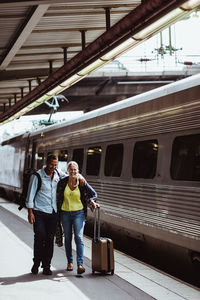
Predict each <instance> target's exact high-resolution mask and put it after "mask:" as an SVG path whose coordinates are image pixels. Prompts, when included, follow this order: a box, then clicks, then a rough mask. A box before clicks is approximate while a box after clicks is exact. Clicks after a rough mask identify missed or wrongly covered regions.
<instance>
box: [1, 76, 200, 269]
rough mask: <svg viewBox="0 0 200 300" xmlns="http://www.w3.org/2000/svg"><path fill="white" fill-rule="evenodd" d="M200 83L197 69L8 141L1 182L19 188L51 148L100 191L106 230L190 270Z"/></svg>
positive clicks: (195, 250)
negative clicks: (27, 171)
mask: <svg viewBox="0 0 200 300" xmlns="http://www.w3.org/2000/svg"><path fill="white" fill-rule="evenodd" d="M199 83H200V75H194V76H191V77H188V78H185V79H182V80H180V81H177V82H174V83H171V84H169V85H165V86H162V87H160V88H157V89H155V90H151V91H149V92H146V93H144V94H140V95H138V96H134V97H131V98H128V99H126V100H123V101H120V102H117V103H115V104H111V105H108V106H106V107H103V108H100V109H97V110H95V111H91V112H89V113H86V114H84V115H83V116H82V117H79V118H77V119H74V120H72V121H68V122H64V123H60V124H57V125H52V126H49V127H47V128H45V129H44V128H43V129H40V130H37V131H35V132H30V133H29V134H27V133H26V134H24V135H21V136H18V137H14V138H12V139H10V140H7V141H4V142H3V143H2V145H1V147H0V154H1V157H2V158H3V167H1V169H0V186H1V187H2V188H4V189H6V190H7V191H9V193H10V192H11V191H14V192H15V193H20V192H21V187H22V177H23V171H24V170H25V169H27V168H30V167H34V168H41V167H42V166H43V164H44V161H45V158H46V156H47V155H48V154H49V153H54V154H56V155H57V156H58V160H59V164H58V168H60V169H62V170H64V171H66V169H67V162H68V161H70V160H75V161H77V162H78V164H79V167H80V171H81V173H82V174H83V176H85V177H86V179H87V180H88V182H89V183H90V184H91V185H92V186H93V187H94V188H95V190H96V191H97V193H98V201H99V203H100V205H101V211H102V213H101V221H102V228H104V229H105V230H107V231H109V232H112V234H113V235H116V236H121V237H123V239H124V238H126V239H127V240H128V241H129V244H128V245H129V247H132V248H133V251H134V247H136V245H137V242H139V244H140V246H141V245H142V247H143V249H150V251H152V252H156V251H158V252H161V250H162V251H165V252H166V253H173V254H174V257H175V260H176V261H177V260H179V259H181V258H183V261H184V264H185V265H186V266H187V268H188V269H190V268H191V269H192V268H193V263H196V262H197V263H198V262H199V261H200V185H199V181H200V122H199V119H200V102H199V101H200V84H199ZM4 157H5V159H4ZM13 197H14V196H13ZM92 217H93V216H92V213H89V220H90V219H92ZM123 239H122V240H123Z"/></svg>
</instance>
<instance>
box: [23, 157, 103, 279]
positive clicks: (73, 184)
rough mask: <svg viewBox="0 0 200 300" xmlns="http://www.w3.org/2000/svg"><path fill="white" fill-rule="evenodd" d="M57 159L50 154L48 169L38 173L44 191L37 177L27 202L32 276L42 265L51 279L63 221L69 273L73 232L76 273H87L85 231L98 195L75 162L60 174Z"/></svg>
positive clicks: (71, 266) (30, 187)
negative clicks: (31, 251) (30, 236)
mask: <svg viewBox="0 0 200 300" xmlns="http://www.w3.org/2000/svg"><path fill="white" fill-rule="evenodd" d="M57 164H58V159H57V157H56V156H55V155H53V154H50V155H48V157H47V161H46V166H45V167H44V168H43V169H40V170H38V171H37V172H38V173H39V175H40V177H41V181H42V184H41V188H40V189H39V191H38V192H37V187H38V177H37V176H35V175H32V176H31V178H30V182H29V187H28V193H27V198H26V207H27V208H28V221H29V223H30V224H33V231H34V249H33V266H32V269H31V272H32V273H33V274H35V275H36V274H38V271H39V267H40V265H41V264H42V265H41V266H42V268H43V274H44V275H52V271H51V268H50V267H51V260H52V257H53V249H54V237H55V232H56V225H57V224H58V222H59V221H61V224H62V228H63V231H64V238H65V241H64V245H65V251H66V257H67V262H68V264H67V270H68V271H72V270H73V255H72V232H74V238H75V243H76V257H77V273H78V274H82V273H84V272H85V268H84V267H83V257H84V256H83V250H84V244H83V231H84V225H85V219H86V215H87V206H88V205H89V206H91V207H92V208H96V207H98V206H99V205H98V204H97V203H96V199H97V193H96V192H95V190H94V189H93V188H92V187H91V186H90V185H89V184H88V183H87V182H86V180H85V179H84V177H83V176H82V175H80V174H79V169H78V164H77V163H76V162H75V161H71V162H69V163H68V166H67V172H68V174H66V173H63V172H61V171H57Z"/></svg>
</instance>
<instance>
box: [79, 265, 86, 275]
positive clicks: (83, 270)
mask: <svg viewBox="0 0 200 300" xmlns="http://www.w3.org/2000/svg"><path fill="white" fill-rule="evenodd" d="M84 272H85V268H84V267H83V266H82V265H79V266H78V269H77V274H82V273H84Z"/></svg>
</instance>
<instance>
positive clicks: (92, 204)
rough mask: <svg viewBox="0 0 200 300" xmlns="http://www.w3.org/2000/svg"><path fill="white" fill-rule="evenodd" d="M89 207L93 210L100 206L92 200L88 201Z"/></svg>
mask: <svg viewBox="0 0 200 300" xmlns="http://www.w3.org/2000/svg"><path fill="white" fill-rule="evenodd" d="M90 205H91V206H92V208H94V209H95V208H98V207H100V205H99V204H98V203H96V202H94V201H93V200H91V201H90Z"/></svg>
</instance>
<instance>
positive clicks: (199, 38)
mask: <svg viewBox="0 0 200 300" xmlns="http://www.w3.org/2000/svg"><path fill="white" fill-rule="evenodd" d="M199 31H200V12H198V13H193V14H192V16H191V17H190V18H187V19H185V20H182V21H179V22H178V23H176V24H175V25H173V26H172V27H171V36H172V46H173V47H174V48H176V49H179V50H177V51H175V52H174V53H173V55H172V56H170V55H164V57H161V56H160V55H158V54H157V51H156V50H155V49H156V48H159V47H160V34H158V35H156V36H154V37H152V38H151V39H149V40H147V41H146V42H144V43H143V44H140V45H139V46H137V47H135V48H133V49H132V50H130V51H129V52H126V53H125V54H123V55H122V56H120V57H119V58H118V61H119V62H121V63H122V64H123V65H124V67H125V68H127V69H128V71H130V72H135V71H136V72H146V71H155V70H156V71H158V70H162V71H165V70H181V69H183V68H184V65H183V64H182V63H181V62H184V61H191V62H193V63H199V64H200V34H199ZM162 38H163V44H164V45H169V31H168V29H165V30H164V31H163V33H162ZM180 49H181V50H180ZM141 58H149V59H151V61H150V62H148V63H144V62H143V63H141V62H140V59H141ZM185 68H191V67H190V66H185ZM199 70H200V69H199ZM81 114H83V112H80V111H79V112H69V113H68V112H64V113H59V112H56V113H55V114H53V116H52V119H53V120H57V121H58V120H63V119H65V120H70V119H72V118H76V117H78V116H80V115H81ZM48 118H49V116H48V115H34V116H32V117H28V116H22V117H21V118H20V119H18V120H14V121H12V122H9V123H7V124H4V125H2V126H0V142H1V141H2V140H3V139H5V138H6V137H8V136H10V135H16V134H19V133H21V132H24V131H25V130H26V131H27V130H32V129H33V128H36V127H37V125H35V127H34V126H33V124H32V120H35V124H36V123H37V124H38V120H43V119H44V120H48Z"/></svg>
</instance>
